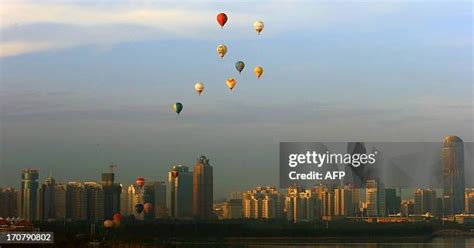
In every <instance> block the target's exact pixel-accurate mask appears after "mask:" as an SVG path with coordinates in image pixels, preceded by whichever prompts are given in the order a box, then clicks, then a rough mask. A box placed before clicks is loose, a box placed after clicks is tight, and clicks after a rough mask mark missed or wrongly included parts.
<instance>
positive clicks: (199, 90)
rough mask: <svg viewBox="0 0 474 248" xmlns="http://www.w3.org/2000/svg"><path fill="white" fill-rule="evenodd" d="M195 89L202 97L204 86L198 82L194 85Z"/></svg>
mask: <svg viewBox="0 0 474 248" xmlns="http://www.w3.org/2000/svg"><path fill="white" fill-rule="evenodd" d="M194 89H195V90H196V92H197V93H198V95H201V93H202V91H203V90H204V84H202V83H199V82H197V83H196V84H195V85H194Z"/></svg>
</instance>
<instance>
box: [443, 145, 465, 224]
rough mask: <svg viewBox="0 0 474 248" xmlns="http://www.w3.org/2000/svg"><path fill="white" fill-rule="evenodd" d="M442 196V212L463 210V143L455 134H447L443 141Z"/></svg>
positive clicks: (455, 212)
mask: <svg viewBox="0 0 474 248" xmlns="http://www.w3.org/2000/svg"><path fill="white" fill-rule="evenodd" d="M442 163H443V198H444V201H445V204H444V210H443V211H444V213H445V214H447V215H454V214H459V213H462V212H464V197H465V196H464V189H465V187H466V186H465V182H464V144H463V141H462V140H461V139H460V138H459V137H457V136H447V137H445V138H444V141H443V161H442Z"/></svg>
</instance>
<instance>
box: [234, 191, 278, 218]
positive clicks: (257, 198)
mask: <svg viewBox="0 0 474 248" xmlns="http://www.w3.org/2000/svg"><path fill="white" fill-rule="evenodd" d="M284 202H285V200H284V195H282V194H280V192H278V190H277V189H276V188H275V187H271V186H267V187H260V186H259V187H257V188H255V189H253V190H248V191H246V192H244V193H242V212H243V217H244V218H247V219H280V218H284V206H285V205H284Z"/></svg>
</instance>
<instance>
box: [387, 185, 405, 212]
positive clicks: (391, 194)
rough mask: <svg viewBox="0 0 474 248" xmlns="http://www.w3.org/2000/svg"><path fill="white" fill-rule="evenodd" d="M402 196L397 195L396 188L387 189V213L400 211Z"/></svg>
mask: <svg viewBox="0 0 474 248" xmlns="http://www.w3.org/2000/svg"><path fill="white" fill-rule="evenodd" d="M400 204H401V198H400V196H397V190H396V189H393V188H391V189H385V209H386V211H385V212H386V213H385V214H386V215H391V214H398V213H399V212H400Z"/></svg>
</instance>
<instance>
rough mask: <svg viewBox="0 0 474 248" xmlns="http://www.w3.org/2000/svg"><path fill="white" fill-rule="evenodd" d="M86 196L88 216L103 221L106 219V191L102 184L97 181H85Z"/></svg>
mask: <svg viewBox="0 0 474 248" xmlns="http://www.w3.org/2000/svg"><path fill="white" fill-rule="evenodd" d="M84 190H85V197H86V202H87V203H86V204H87V207H86V218H87V220H90V221H102V220H103V219H104V193H103V192H102V185H100V184H98V183H96V182H85V183H84Z"/></svg>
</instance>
